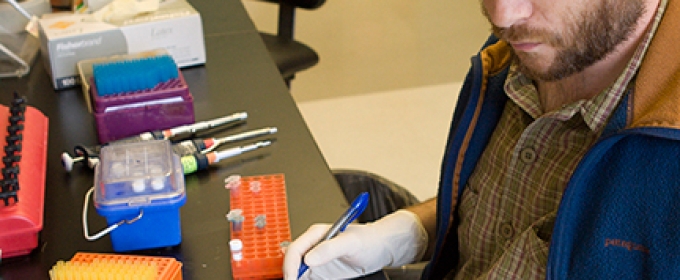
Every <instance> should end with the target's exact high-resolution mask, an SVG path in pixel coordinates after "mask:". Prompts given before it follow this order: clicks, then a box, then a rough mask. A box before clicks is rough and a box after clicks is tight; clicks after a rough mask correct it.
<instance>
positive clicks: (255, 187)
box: [250, 181, 262, 194]
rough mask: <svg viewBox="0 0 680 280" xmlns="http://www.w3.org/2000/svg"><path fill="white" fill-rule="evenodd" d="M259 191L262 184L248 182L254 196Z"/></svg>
mask: <svg viewBox="0 0 680 280" xmlns="http://www.w3.org/2000/svg"><path fill="white" fill-rule="evenodd" d="M261 189H262V183H260V181H252V182H250V191H251V192H253V193H254V194H259V193H260V190H261Z"/></svg>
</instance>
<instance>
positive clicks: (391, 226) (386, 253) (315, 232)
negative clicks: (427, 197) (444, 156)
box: [283, 210, 427, 280]
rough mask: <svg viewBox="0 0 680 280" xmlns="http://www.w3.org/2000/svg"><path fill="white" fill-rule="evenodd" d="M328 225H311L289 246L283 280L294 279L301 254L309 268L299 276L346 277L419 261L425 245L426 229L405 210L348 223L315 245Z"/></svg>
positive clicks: (306, 277)
mask: <svg viewBox="0 0 680 280" xmlns="http://www.w3.org/2000/svg"><path fill="white" fill-rule="evenodd" d="M329 227H330V225H328V224H323V225H322V224H318V225H313V226H311V227H310V228H309V229H308V230H307V231H306V232H305V233H304V234H302V235H301V236H300V237H299V238H298V239H296V240H295V241H294V242H293V243H291V244H290V246H288V249H287V250H286V256H285V259H284V263H283V271H284V277H285V279H286V280H295V279H297V276H298V269H299V267H300V261H301V260H302V257H303V256H304V258H305V263H307V265H308V266H309V269H308V270H307V272H306V273H305V274H304V275H303V276H302V277H301V278H300V279H347V278H355V277H358V276H361V275H365V274H368V273H372V272H375V271H378V270H380V269H382V268H383V267H385V266H402V265H405V264H408V263H412V262H414V261H417V260H420V259H421V258H422V257H423V254H424V253H425V250H426V248H427V232H426V231H425V228H423V225H422V223H421V222H420V219H419V218H418V217H417V216H416V215H415V214H414V213H413V212H410V211H407V210H399V211H396V212H394V213H392V214H390V215H387V216H385V217H383V218H382V219H380V220H378V221H375V222H373V223H369V224H365V225H353V224H352V225H349V226H348V227H347V229H345V231H344V232H341V233H340V234H338V235H337V236H336V237H335V238H333V239H330V240H327V241H324V242H321V243H319V244H318V245H316V246H314V245H315V244H317V242H319V240H321V238H323V236H324V235H325V234H326V231H327V230H328V228H329ZM308 251H309V252H308Z"/></svg>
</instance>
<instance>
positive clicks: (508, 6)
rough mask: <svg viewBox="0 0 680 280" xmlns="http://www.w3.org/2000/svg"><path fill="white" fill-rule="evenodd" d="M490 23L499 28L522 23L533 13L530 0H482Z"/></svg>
mask: <svg viewBox="0 0 680 280" xmlns="http://www.w3.org/2000/svg"><path fill="white" fill-rule="evenodd" d="M482 3H483V5H484V10H485V12H486V14H487V16H488V17H489V20H490V21H491V23H493V24H494V25H495V26H497V27H500V28H509V27H511V26H513V25H517V24H522V23H524V21H526V20H527V19H528V18H529V17H530V16H531V14H532V13H533V4H532V1H531V0H483V1H482Z"/></svg>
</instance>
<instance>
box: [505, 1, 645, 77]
mask: <svg viewBox="0 0 680 280" xmlns="http://www.w3.org/2000/svg"><path fill="white" fill-rule="evenodd" d="M643 12H644V5H643V3H642V0H602V1H601V2H600V3H599V4H598V5H597V7H595V10H590V11H588V10H586V11H583V12H581V13H580V14H575V15H572V16H571V18H573V20H571V21H567V22H568V26H566V27H565V28H564V30H563V31H562V32H555V31H550V30H547V29H537V28H530V27H527V26H524V25H518V26H511V27H510V28H507V29H505V28H499V27H497V26H493V25H492V26H493V30H494V33H495V34H496V35H497V36H498V37H499V38H501V39H503V40H505V41H508V42H521V41H522V40H523V39H525V40H532V41H537V42H540V43H543V44H546V45H548V46H551V47H553V48H555V49H556V52H557V54H556V56H555V59H554V61H552V63H551V64H550V65H549V66H548V68H547V69H546V70H543V69H538V67H535V66H532V65H531V62H532V60H534V61H535V60H536V59H538V58H536V56H537V55H535V54H532V53H524V52H516V56H515V59H516V60H517V61H518V62H519V63H518V66H519V68H518V69H519V71H521V72H522V73H524V74H525V75H527V76H528V77H529V78H531V79H534V80H542V81H557V80H561V79H563V78H566V77H569V76H571V75H573V74H576V73H579V72H581V71H583V70H584V69H585V68H587V67H589V66H591V65H593V64H595V63H596V62H598V61H600V60H602V59H604V58H605V57H606V56H607V55H609V54H610V53H612V51H613V50H614V49H615V48H616V47H617V46H618V45H619V44H621V43H622V42H624V41H625V40H626V39H628V38H629V36H630V34H631V33H632V32H633V31H634V29H635V27H636V25H637V23H638V20H639V19H640V18H641V17H642V14H643ZM567 16H569V15H568V14H567Z"/></svg>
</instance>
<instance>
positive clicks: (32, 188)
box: [0, 105, 48, 258]
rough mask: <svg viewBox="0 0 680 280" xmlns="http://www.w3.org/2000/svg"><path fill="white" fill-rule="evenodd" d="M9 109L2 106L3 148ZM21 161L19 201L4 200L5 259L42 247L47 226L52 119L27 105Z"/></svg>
mask: <svg viewBox="0 0 680 280" xmlns="http://www.w3.org/2000/svg"><path fill="white" fill-rule="evenodd" d="M9 114H10V113H9V108H8V107H7V106H3V105H0V127H2V128H3V129H1V131H2V132H0V147H4V146H5V144H6V140H5V137H6V136H7V130H6V129H4V128H5V127H7V126H8V125H9V119H8V118H9ZM24 116H25V121H24V122H23V125H24V130H23V131H22V132H21V134H23V140H21V146H22V151H21V152H20V155H21V160H20V161H19V170H20V171H19V176H18V180H19V191H17V197H18V198H19V201H18V202H16V203H14V201H13V200H12V201H11V203H10V205H8V206H5V203H4V201H2V200H0V250H2V258H8V257H14V256H20V255H26V254H28V253H30V252H31V250H33V249H34V248H36V247H37V246H38V233H39V232H40V230H42V226H43V208H44V198H45V174H46V173H45V172H46V168H47V165H46V160H47V129H48V119H47V117H45V115H43V114H42V113H41V112H40V111H38V110H37V109H35V108H33V107H31V106H26V112H25V113H24Z"/></svg>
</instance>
